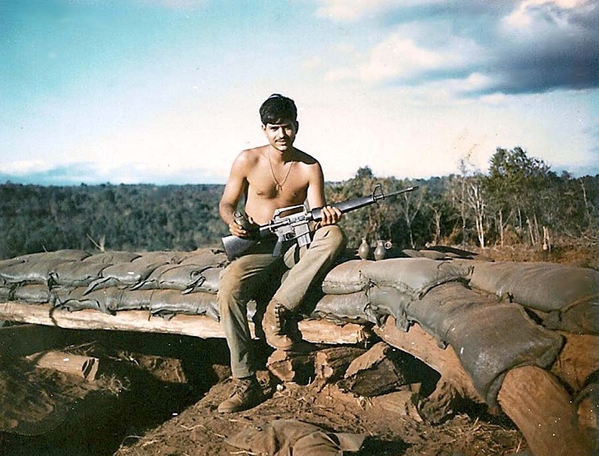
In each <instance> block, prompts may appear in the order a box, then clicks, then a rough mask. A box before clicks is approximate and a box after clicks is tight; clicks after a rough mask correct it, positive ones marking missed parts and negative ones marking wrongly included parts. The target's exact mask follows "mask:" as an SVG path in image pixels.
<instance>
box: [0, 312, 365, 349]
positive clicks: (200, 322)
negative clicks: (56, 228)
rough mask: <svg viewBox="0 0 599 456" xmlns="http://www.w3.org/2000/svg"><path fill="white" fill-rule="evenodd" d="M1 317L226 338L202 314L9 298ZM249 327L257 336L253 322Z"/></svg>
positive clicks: (325, 332)
mask: <svg viewBox="0 0 599 456" xmlns="http://www.w3.org/2000/svg"><path fill="white" fill-rule="evenodd" d="M0 320H7V321H14V322H20V323H33V324H36V325H45V326H55V327H60V328H67V329H94V330H98V329H100V330H112V331H137V332H148V333H166V334H181V335H185V336H193V337H200V338H202V339H208V338H224V337H225V335H224V332H223V330H222V328H221V325H220V323H219V322H217V321H215V320H213V319H212V318H210V317H206V316H203V315H175V316H174V317H172V318H170V319H168V320H167V319H165V318H161V317H152V316H151V315H150V314H149V313H148V312H147V311H143V310H126V311H122V312H118V313H117V314H116V315H109V314H106V313H103V312H100V311H97V310H93V309H84V310H79V311H76V312H69V311H67V310H64V309H56V308H52V307H51V306H49V305H47V304H44V305H36V304H25V303H22V302H16V301H10V302H3V303H0ZM299 329H300V331H301V332H302V336H303V338H304V340H306V341H308V342H312V343H326V344H360V343H364V342H365V341H367V340H368V339H369V338H370V337H371V334H370V332H369V331H368V330H367V329H366V328H365V327H364V326H362V325H357V324H353V323H348V324H346V325H344V326H339V325H336V324H334V323H332V322H329V321H325V320H303V321H300V322H299ZM250 330H251V332H252V335H253V336H254V337H255V328H254V324H253V323H252V322H250Z"/></svg>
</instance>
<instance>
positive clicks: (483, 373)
mask: <svg viewBox="0 0 599 456" xmlns="http://www.w3.org/2000/svg"><path fill="white" fill-rule="evenodd" d="M407 314H408V318H410V319H411V320H413V321H416V322H418V323H419V324H420V325H421V326H422V327H423V328H424V329H425V330H426V331H427V332H429V333H430V334H432V335H434V336H435V337H436V338H437V339H439V340H441V341H444V342H447V343H449V344H450V345H451V346H452V347H453V349H454V351H455V353H456V355H457V356H458V358H459V359H460V361H461V363H462V365H463V367H464V370H465V371H466V372H467V373H468V374H469V375H470V377H471V378H472V381H473V384H474V387H475V388H476V390H477V391H478V392H479V393H480V395H481V396H482V397H483V398H484V399H485V401H486V402H487V403H488V404H490V405H495V404H496V399H497V393H498V392H499V389H500V387H501V382H502V381H503V377H504V376H505V374H506V372H507V371H509V370H510V369H513V368H515V367H519V366H525V365H536V366H538V367H540V368H546V367H548V366H550V365H551V364H553V362H554V361H555V359H556V357H557V355H558V353H559V351H560V350H561V347H562V345H563V343H564V340H563V338H562V337H561V336H560V335H559V334H557V333H555V332H553V331H549V330H547V329H545V328H544V327H542V326H540V325H538V324H536V323H535V322H534V321H533V320H532V319H531V318H530V317H529V316H528V315H527V314H526V312H525V310H524V308H523V307H522V306H520V305H517V304H513V303H507V302H503V303H495V302H493V301H491V300H489V299H488V298H486V297H484V296H481V295H479V294H477V293H475V292H474V291H472V290H469V289H467V288H466V287H464V286H463V285H461V284H458V283H449V284H445V285H442V286H439V287H436V288H434V289H432V290H431V291H430V292H429V293H428V294H427V295H426V296H424V297H423V298H422V299H421V300H415V301H412V302H411V303H410V305H409V306H408V309H407Z"/></svg>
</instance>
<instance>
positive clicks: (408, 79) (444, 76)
mask: <svg viewBox="0 0 599 456" xmlns="http://www.w3.org/2000/svg"><path fill="white" fill-rule="evenodd" d="M323 3H324V6H322V7H321V8H320V9H319V14H320V15H321V16H324V15H325V13H326V15H327V16H328V17H330V18H334V19H335V20H341V19H344V20H350V19H351V20H354V21H359V20H360V19H361V18H366V17H371V16H374V17H378V18H379V27H381V28H382V33H381V32H379V33H381V35H383V38H382V39H381V40H379V42H378V43H377V44H375V45H373V46H372V47H371V48H370V50H369V51H368V52H366V53H363V52H362V53H358V51H356V52H355V53H354V55H353V59H354V61H356V62H357V63H356V64H355V65H356V66H355V67H350V66H339V67H337V68H330V69H329V71H328V73H327V79H328V80H330V81H340V80H341V81H342V80H349V81H351V80H354V81H359V82H361V83H369V84H374V85H376V84H379V85H380V84H385V85H389V84H393V85H402V84H403V85H410V86H412V87H418V86H426V85H428V84H430V83H431V82H433V81H434V82H438V81H445V82H446V86H445V88H444V91H445V92H447V93H452V94H453V96H454V97H456V98H460V97H474V98H476V97H480V96H486V97H488V96H490V95H499V94H519V93H544V92H548V91H552V90H558V89H565V90H583V89H592V88H597V87H599V34H598V33H597V32H596V31H597V30H599V4H598V3H597V2H595V1H592V0H524V1H521V2H502V3H501V4H500V6H490V7H487V8H482V7H481V4H480V1H479V0H469V1H463V2H447V3H446V4H445V5H444V6H443V7H441V5H439V4H438V2H436V1H424V0H421V1H417V0H414V1H411V2H407V3H402V4H401V5H398V2H390V1H384V0H378V1H375V0H372V1H365V2H356V3H355V4H352V6H347V5H346V2H341V1H337V0H324V2H323ZM406 5H407V6H406ZM383 13H385V14H383ZM389 17H391V18H392V19H389ZM437 85H438V84H437Z"/></svg>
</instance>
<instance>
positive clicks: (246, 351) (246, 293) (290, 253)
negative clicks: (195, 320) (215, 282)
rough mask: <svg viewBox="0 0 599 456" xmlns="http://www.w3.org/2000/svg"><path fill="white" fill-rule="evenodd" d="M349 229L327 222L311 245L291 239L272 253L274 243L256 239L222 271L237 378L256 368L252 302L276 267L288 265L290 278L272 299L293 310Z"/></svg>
mask: <svg viewBox="0 0 599 456" xmlns="http://www.w3.org/2000/svg"><path fill="white" fill-rule="evenodd" d="M345 242H346V239H345V235H344V234H343V231H342V230H341V228H339V226H337V225H328V226H324V227H320V228H318V229H317V230H316V231H315V232H314V233H313V238H312V242H311V244H310V245H309V246H307V247H306V246H304V247H301V248H300V247H298V245H297V243H296V242H287V243H285V245H284V248H283V251H282V253H281V256H280V257H273V255H272V250H273V247H274V245H273V244H272V243H267V244H261V243H259V244H258V245H256V246H255V247H254V248H252V250H250V251H249V253H248V254H246V255H244V256H242V257H240V258H237V259H235V260H234V261H232V262H231V263H230V264H229V265H228V266H227V267H226V268H225V269H224V270H223V272H222V273H221V276H220V285H219V292H218V297H217V301H218V307H219V311H220V320H221V325H222V327H223V330H224V332H225V337H226V338H227V345H228V346H229V351H230V354H231V372H232V375H233V378H244V377H249V376H251V375H254V374H255V369H256V367H255V365H254V359H253V353H252V345H253V344H252V336H251V333H250V329H249V325H248V317H247V303H248V302H249V301H250V300H251V299H254V298H255V297H256V294H257V293H259V292H260V290H259V289H258V288H259V287H260V285H261V284H262V281H263V280H264V277H265V274H267V271H269V270H270V269H271V268H281V269H282V270H284V271H285V275H286V277H285V280H284V281H283V283H282V284H281V286H280V287H279V288H278V290H277V291H276V292H275V295H274V296H273V299H274V300H276V301H277V302H279V303H281V304H282V305H284V306H285V307H287V308H288V309H289V310H292V311H295V310H297V309H298V308H299V307H300V305H301V304H302V301H303V299H304V297H305V296H306V293H307V291H308V288H309V287H310V285H312V283H314V281H315V280H317V279H318V278H322V277H323V276H324V274H326V272H327V271H328V268H329V267H330V266H331V265H332V263H333V261H334V260H335V258H336V257H337V256H338V255H339V253H341V251H342V250H343V249H344V248H345Z"/></svg>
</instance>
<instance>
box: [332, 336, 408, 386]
mask: <svg viewBox="0 0 599 456" xmlns="http://www.w3.org/2000/svg"><path fill="white" fill-rule="evenodd" d="M390 350H391V347H390V346H389V345H387V344H386V343H385V342H379V343H377V344H375V345H374V346H373V347H372V348H371V349H370V350H368V351H367V352H366V353H364V354H362V355H360V356H358V357H357V358H356V359H354V360H353V361H352V363H351V364H350V365H349V367H348V368H347V371H346V372H345V375H344V379H343V380H342V381H341V382H339V386H340V387H341V388H344V389H348V390H349V391H351V392H353V393H355V394H357V395H359V396H366V397H371V396H378V395H381V394H385V393H388V392H390V391H393V390H394V389H396V388H397V387H399V386H402V385H404V384H406V380H405V377H404V376H403V375H402V373H401V372H400V371H399V370H398V369H397V366H396V365H395V364H394V362H393V360H391V359H389V356H388V353H389V351H390Z"/></svg>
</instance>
